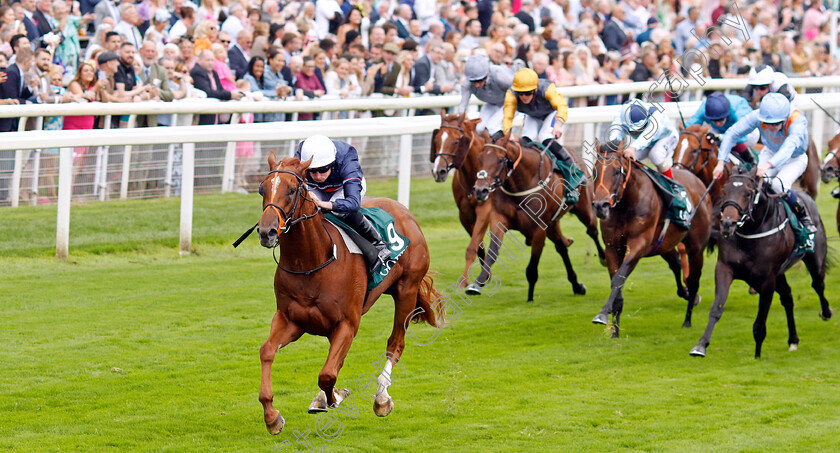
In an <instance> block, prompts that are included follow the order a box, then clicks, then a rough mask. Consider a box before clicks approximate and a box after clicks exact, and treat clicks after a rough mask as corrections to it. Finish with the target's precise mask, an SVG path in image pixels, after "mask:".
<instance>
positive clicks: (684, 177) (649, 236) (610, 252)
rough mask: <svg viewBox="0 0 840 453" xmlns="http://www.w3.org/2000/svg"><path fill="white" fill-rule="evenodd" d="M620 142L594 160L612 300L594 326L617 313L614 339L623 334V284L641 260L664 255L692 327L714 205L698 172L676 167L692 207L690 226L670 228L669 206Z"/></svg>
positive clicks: (601, 149) (596, 204) (601, 148)
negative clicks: (683, 259) (683, 257)
mask: <svg viewBox="0 0 840 453" xmlns="http://www.w3.org/2000/svg"><path fill="white" fill-rule="evenodd" d="M619 148H620V142H609V143H607V144H605V145H601V146H599V153H598V154H599V159H598V161H597V162H596V163H595V174H596V175H597V176H596V181H595V184H596V188H595V201H594V203H593V205H594V207H595V212H596V214H597V215H598V217H599V218H600V219H601V234H602V235H603V237H604V244H605V245H606V246H607V269H608V270H609V272H610V279H611V281H610V286H611V288H612V291H611V292H610V296H609V299H608V300H607V303H606V304H605V305H604V308H603V309H602V310H601V312H600V313H598V315H596V316H595V318H594V319H593V320H592V322H593V323H595V324H605V325H606V324H607V322H608V320H609V319H608V316H607V315H608V314H610V313H611V314H613V315H614V317H613V332H612V336H613V338H618V336H619V319H620V317H621V311H622V309H623V308H624V296H623V295H622V288H623V287H624V282H625V281H626V280H627V278H628V277H629V276H630V273H631V272H633V269H634V268H635V267H636V264H638V262H639V260H640V259H642V258H643V257H646V256H654V255H660V256H662V258H664V259H665V261H667V262H668V265H669V266H670V268H671V271H672V272H673V273H674V277H675V279H676V281H677V294H678V295H679V296H680V297H682V298H684V299H686V300H687V301H688V308H687V309H686V313H685V321H684V322H683V327H691V311H692V309H693V307H694V306H695V305H696V304H697V303H699V297H698V294H697V291H698V289H699V287H700V274H701V272H702V271H703V250H704V248H705V246H706V243H707V242H708V241H709V235H710V233H711V226H712V206H711V202H710V201H709V200H708V198H706V199H705V200H703V201H702V202H701V201H700V197H701V196H702V194H703V192H704V191H705V187H704V186H703V183H702V182H700V180H699V179H697V177H696V176H694V175H693V174H691V173H689V172H687V171H684V170H679V169H674V170H673V174H674V179H676V180H677V181H678V182H679V183H680V184H682V185H683V187H684V188H685V191H686V193H687V194H688V196H689V199H690V200H691V205H692V206H693V210H692V215H693V216H694V217H693V219H692V222H691V227H690V229H689V230H688V231H684V230H682V229H679V228H677V227H673V226H670V225H669V226H668V228H667V229H666V230H665V231H663V228H664V227H665V209H666V206H665V205H664V204H663V202H662V199H661V198H660V196H659V195H658V193H657V190H656V188H655V187H654V185H653V184H654V183H653V181H651V179H650V178H649V177H648V176H647V175H645V174H643V173H642V170H641V169H640V168H639V167H641V165H642V164H640V163H638V162H636V161H635V160H632V159H629V158H627V157H625V156H624V155H623V154H621V150H620V149H619ZM680 242H682V243H683V244H685V248H686V252H687V254H688V267H689V270H688V278H687V279H686V284H687V285H688V288H686V287H685V286H683V284H682V278H681V277H682V276H681V272H680V271H681V266H680V256H679V253H678V252H677V250H676V247H677V245H678V244H679V243H680Z"/></svg>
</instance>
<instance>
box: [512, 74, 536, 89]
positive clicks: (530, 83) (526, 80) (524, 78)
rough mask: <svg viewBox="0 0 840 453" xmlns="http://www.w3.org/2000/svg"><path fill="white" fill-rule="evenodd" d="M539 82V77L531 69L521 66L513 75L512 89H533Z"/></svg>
mask: <svg viewBox="0 0 840 453" xmlns="http://www.w3.org/2000/svg"><path fill="white" fill-rule="evenodd" d="M539 83H540V78H539V76H538V75H537V73H536V72H534V70H533V69H528V68H522V69H520V70H518V71H516V75H515V76H513V86H512V87H511V88H513V91H517V92H523V91H534V90H536V89H537V86H538V85H539Z"/></svg>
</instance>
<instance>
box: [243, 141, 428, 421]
mask: <svg viewBox="0 0 840 453" xmlns="http://www.w3.org/2000/svg"><path fill="white" fill-rule="evenodd" d="M310 162H311V160H309V161H306V162H300V160H298V159H296V158H285V159H283V160H282V161H280V162H277V160H276V157H275V156H274V153H271V155H269V157H268V165H269V169H270V171H269V172H268V176H266V178H265V180H264V181H263V182H262V185H261V189H262V193H263V194H264V195H263V213H262V217H260V221H259V223H258V224H257V229H258V232H259V236H260V244H262V245H263V246H264V247H268V248H273V247H279V248H280V256H279V257H278V258H277V271H276V272H275V273H274V295H275V297H276V298H277V311H276V313H275V314H274V318H273V319H272V321H271V331H270V333H269V335H268V340H266V342H265V343H264V344H263V345H262V347H261V348H260V360H261V362H262V376H261V385H260V402H261V403H262V405H263V410H264V412H265V424H266V426H267V427H268V431H269V432H270V433H271V434H278V433H279V432H280V431H281V430H282V429H283V426H284V424H285V420H284V419H283V416H282V415H280V413H279V412H278V411H277V410H275V409H274V407H273V406H272V401H273V398H274V396H273V393H272V389H271V365H272V363H273V362H274V355H275V353H276V352H277V350H278V349H279V348H282V347H285V346H287V345H288V344H289V343H291V342H293V341H295V340H297V339H298V338H300V337H301V335H303V334H304V333H308V334H311V335H320V336H325V337H327V338H328V339H329V341H330V350H329V355H328V356H327V362H326V364H324V367H323V368H322V369H321V373H320V374H319V375H318V387H320V388H321V393H319V395H318V396H317V397H316V398H315V400H314V401H313V404H312V406H310V411H311V412H315V411H325V410H327V408H329V407H334V406H335V405H337V404H339V403H340V402H341V401H342V400H343V399H345V398H346V397H347V396H349V391H347V390H339V391H337V392H334V387H335V383H336V379H337V377H338V372H339V370H340V369H341V366H342V365H343V364H344V358H345V357H346V356H347V352H348V350H349V349H350V344H351V343H352V342H353V337H355V335H356V333H357V332H358V330H359V322H360V321H361V317H362V315H363V314H365V313H366V312H367V311H368V310H370V308H371V307H372V306H373V303H374V302H375V301H376V300H377V299H378V298H379V296H380V295H382V294H383V293H386V294H389V295H391V296H392V297H393V298H394V305H395V310H394V327H393V330H392V331H391V336H390V338H388V346H387V354H388V361H387V364H386V365H385V367H384V368H385V369H384V370H383V371H382V375H380V376H379V384H378V385H379V386H378V392H377V396H376V399H375V401H374V404H373V410H374V412H375V413H376V415H379V416H385V415H388V414H389V413H390V412H391V409H393V407H394V403H393V401H392V400H391V397H390V396H389V395H388V390H387V389H388V387H389V386H390V385H391V370H392V367H393V365H394V364H395V363H397V362H398V361H399V359H400V356H401V355H402V352H403V347H404V346H405V333H406V328H407V325H408V321H409V320H414V321H425V322H427V323H429V324H430V325H432V326H437V325H438V321H439V320H437V319H436V316H435V311H434V310H433V308H432V303H433V301H435V300H436V299H437V298H438V296H439V295H440V294H439V293H438V292H437V291H436V290H435V288H434V286H433V281H432V277H431V276H430V275H429V274H428V270H429V248H428V247H427V246H426V239H425V238H424V237H423V233H422V231H420V226H419V225H418V224H417V221H416V220H415V219H414V217H413V216H412V215H411V213H410V212H409V211H408V210H407V209H406V208H405V207H403V206H402V205H401V204H399V203H397V202H395V201H393V200H388V199H384V198H366V199H365V200H364V203H363V204H364V205H365V206H373V207H377V208H382V209H385V210H386V211H388V213H390V214H391V215H392V216H393V217H394V222H395V227H396V230H397V231H398V232H399V233H400V234H402V235H404V236H405V237H407V238H408V239H409V241H410V244H409V246H408V248H407V249H406V250H405V251H404V252H403V254H402V255H401V256H400V258H399V259H398V260H397V262H396V263H395V264H394V265H393V267H392V268H391V271H390V273H389V274H388V275H387V276H386V277H385V280H383V281H382V283H380V284H379V286H377V287H376V288H374V289H373V290H371V292H370V294H368V295H367V297H365V293H366V289H367V284H366V283H367V266H366V265H365V262H364V260H363V258H362V255H357V254H351V253H350V252H349V251H348V250H347V248H346V247H343V246H341V247H337V246H336V244H338V243H341V241H342V239H341V236H340V234H339V232H338V230H337V229H336V227H335V226H333V225H332V224H330V223H328V222H327V221H326V219H325V218H324V216H323V214H321V212H320V210H318V209H317V208H316V206H315V203H314V202H313V201H312V200H311V199H310V197H309V193H308V191H307V188H306V183H305V174H306V169H307V168H308V167H309V164H310ZM438 308H440V307H439V306H438Z"/></svg>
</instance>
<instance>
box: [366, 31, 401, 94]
mask: <svg viewBox="0 0 840 453" xmlns="http://www.w3.org/2000/svg"><path fill="white" fill-rule="evenodd" d="M398 53H400V48H399V46H397V45H396V44H394V43H392V42H389V43H386V44H385V45H384V46H382V62H381V63H379V64H376V65H373V66H371V67H370V68H369V69H368V74H373V75H374V83H373V92H374V93H382V94H388V95H391V94H394V87H396V85H397V76H399V74H400V65H399V64H397V63H396V62H395V61H394V60H396V59H397V54H398Z"/></svg>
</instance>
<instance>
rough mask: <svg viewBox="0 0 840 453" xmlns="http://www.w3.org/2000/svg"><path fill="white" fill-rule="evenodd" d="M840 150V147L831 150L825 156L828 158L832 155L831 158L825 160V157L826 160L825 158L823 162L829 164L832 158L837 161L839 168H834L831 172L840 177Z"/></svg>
mask: <svg viewBox="0 0 840 453" xmlns="http://www.w3.org/2000/svg"><path fill="white" fill-rule="evenodd" d="M838 151H840V149H832V150H831V151H829V152H828V153H827V154H826V155H825V157H826V159H828V158H829V157H830V158H831V160H825V159H824V160H823V164H822V166H825V165H827V164H828V163H829V162H831V161H832V160H835V161H837V167H838V168H837V170H832V172H831V173H832V174H833V175H834V176H835V177H838V178H840V157H838V156H837V152H838Z"/></svg>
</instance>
